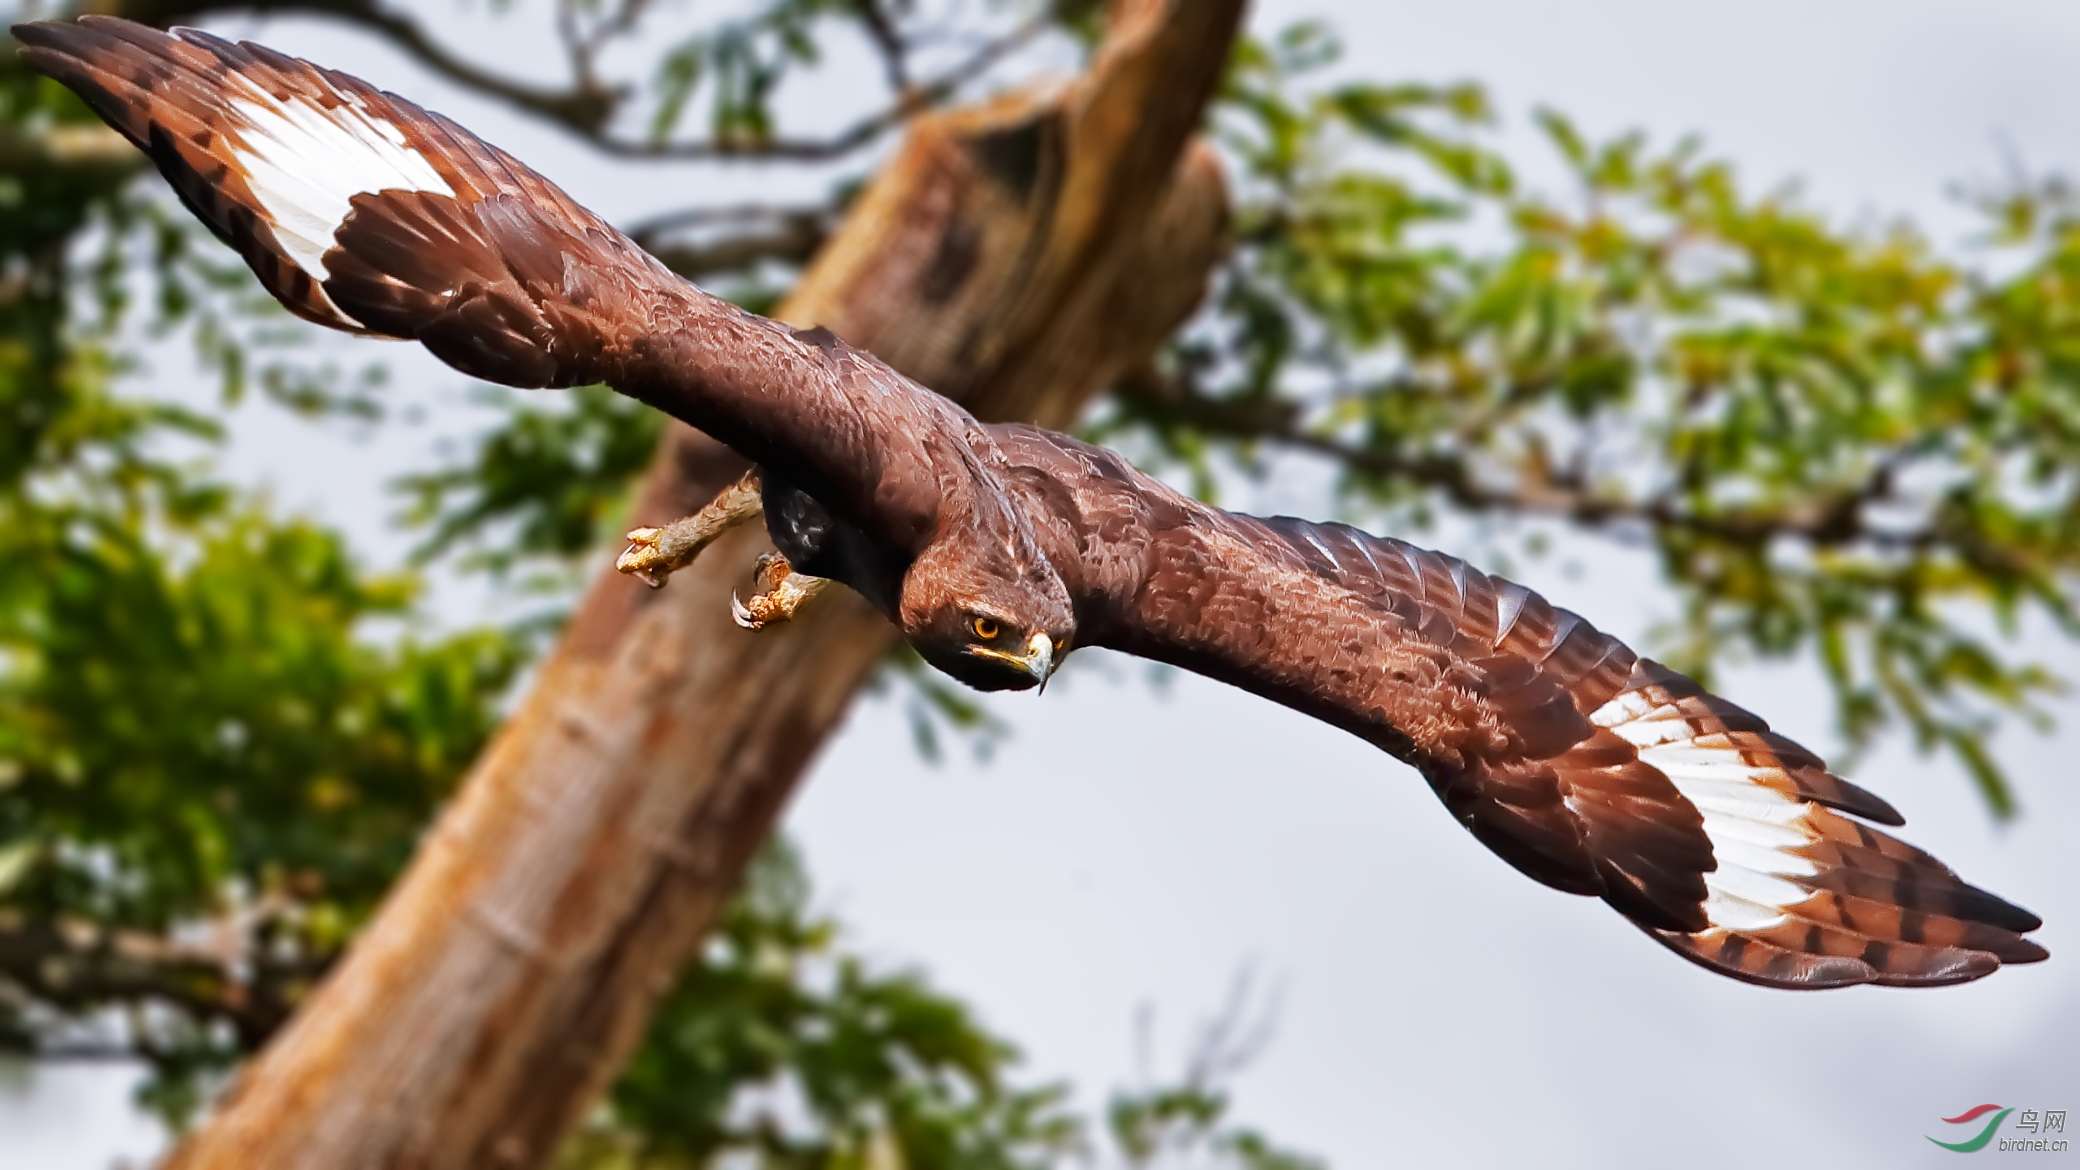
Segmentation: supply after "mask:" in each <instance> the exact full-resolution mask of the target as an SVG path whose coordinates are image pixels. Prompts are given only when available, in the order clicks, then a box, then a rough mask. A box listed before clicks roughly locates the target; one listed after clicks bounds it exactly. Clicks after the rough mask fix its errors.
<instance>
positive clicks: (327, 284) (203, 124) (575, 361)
mask: <svg viewBox="0 0 2080 1170" xmlns="http://www.w3.org/2000/svg"><path fill="white" fill-rule="evenodd" d="M13 31H14V35H15V37H16V39H18V40H19V41H20V42H21V44H22V46H23V48H22V51H21V52H22V57H23V59H24V60H25V61H26V62H27V63H28V64H29V65H30V66H31V67H32V68H35V69H37V70H38V71H40V72H42V73H45V74H48V75H49V76H51V77H54V78H56V79H57V80H59V81H60V82H62V83H64V84H65V85H66V86H68V87H70V88H71V89H73V90H74V91H75V92H77V93H79V94H80V96H81V97H83V98H85V99H86V101H87V102H88V103H89V104H90V105H92V106H93V108H94V110H95V111H96V112H97V113H99V114H100V115H101V116H102V118H104V119H105V120H106V121H107V122H108V123H109V124H110V125H111V126H114V127H115V128H116V129H117V130H119V131H120V132H122V133H123V134H124V135H125V136H126V137H128V138H129V139H130V141H131V142H133V143H135V144H137V146H138V147H139V148H140V149H142V150H143V151H145V153H147V154H148V155H150V156H151V158H152V160H153V161H154V162H155V163H157V164H158V167H159V170H160V171H161V172H162V173H163V174H165V176H166V178H167V180H168V181H169V182H171V183H172V185H173V188H174V190H175V191H176V192H178V193H179V195H180V197H181V200H182V202H184V203H185V204H186V205H187V206H188V208H189V209H190V210H192V211H193V212H194V213H195V214H196V216H197V217H199V218H200V219H201V220H202V221H203V222H204V223H205V224H208V225H209V227H210V229H211V230H212V231H214V232H215V233H216V234H217V235H218V236H219V237H220V238H222V239H223V240H224V241H225V242H226V243H228V244H230V245H231V246H232V247H233V248H235V249H237V250H238V252H239V254H240V255H241V256H243V257H244V258H245V260H246V263H247V264H248V265H250V266H251V267H252V269H253V272H254V273H255V274H256V275H257V276H258V277H259V278H260V281H261V283H262V284H263V285H265V286H266V288H267V290H268V291H269V292H270V293H273V294H274V296H275V297H276V298H277V299H278V300H280V301H281V302H282V303H283V304H284V305H286V306H288V308H289V309H290V310H291V311H292V312H294V313H296V314H297V315H299V316H301V317H304V318H306V319H308V320H311V321H315V322H317V323H318V324H321V325H327V326H331V327H333V328H336V329H343V330H348V331H350V332H356V333H363V334H373V335H377V336H382V337H392V338H401V339H414V340H418V341H420V342H423V343H424V344H425V345H426V347H427V348H428V349H430V350H432V351H433V352H434V353H435V354H436V355H437V356H439V357H440V358H441V359H442V360H444V361H446V362H447V363H449V364H450V365H452V366H455V367H456V368H457V369H460V370H462V371H463V372H465V373H468V374H471V375H474V376H476V377H480V378H485V379H487V380H490V381H494V382H500V383H504V384H506V385H510V386H521V387H542V386H568V385H575V384H579V383H586V382H607V383H609V384H611V385H613V386H614V388H615V389H617V390H620V391H622V392H624V393H627V394H630V395H631V396H634V397H637V398H640V399H643V400H644V401H647V402H650V403H651V404H652V405H655V406H657V407H659V408H660V409H663V410H665V411H666V412H667V413H670V414H672V415H674V416H676V417H678V418H681V419H683V420H685V421H687V422H689V423H692V424H693V425H695V426H697V427H700V428H701V429H702V430H705V431H707V432H709V433H710V434H712V435H714V436H715V437H716V438H719V439H721V440H722V441H723V442H725V443H728V444H729V445H730V446H732V447H735V448H736V449H737V450H738V451H739V452H741V453H742V454H744V455H746V456H747V457H749V458H751V459H753V460H755V461H757V462H759V463H761V464H764V465H766V466H767V467H768V469H769V470H770V471H772V472H773V473H774V474H775V475H777V476H781V477H783V478H785V479H787V480H788V481H789V482H792V483H794V484H796V485H798V486H799V487H801V488H802V489H804V490H806V491H809V492H811V493H812V494H813V495H815V496H816V497H817V498H818V499H819V500H821V501H822V502H823V503H825V504H826V505H827V506H829V507H832V508H834V509H837V510H838V511H840V512H841V514H844V515H846V516H847V518H848V519H853V520H855V522H858V523H861V524H862V526H863V527H870V530H871V531H873V532H874V534H875V535H876V536H878V537H881V538H882V539H883V540H884V541H885V542H886V543H888V544H890V545H891V546H893V547H896V548H903V547H906V546H910V545H914V544H916V543H917V542H919V541H920V540H921V539H922V538H923V535H924V534H927V533H929V532H930V531H931V530H932V527H933V517H934V516H935V514H936V509H937V507H938V505H939V502H940V499H939V493H940V484H939V482H938V481H937V478H936V477H935V476H934V475H933V474H932V468H933V467H934V466H935V464H937V463H943V462H944V461H945V460H946V459H947V458H948V457H949V452H947V451H945V450H940V449H938V448H943V447H945V446H946V437H947V436H948V435H952V436H958V435H960V434H961V431H962V426H963V424H964V423H966V422H967V421H968V420H967V419H966V416H965V415H964V414H961V413H960V412H959V410H958V408H957V407H954V406H952V404H950V403H948V402H946V401H945V400H944V399H941V398H939V397H938V396H937V395H934V394H932V393H930V392H929V391H926V390H923V389H922V388H920V387H918V386H916V385H915V384H914V383H912V382H910V381H909V380H908V379H905V378H903V377H902V376H901V375H899V374H897V373H895V372H894V371H893V370H890V369H889V368H888V367H887V366H885V365H883V364H882V363H880V362H879V361H876V360H875V359H874V358H872V357H871V356H870V355H867V354H864V353H861V352H858V351H855V350H852V349H851V348H850V347H847V346H845V345H843V344H842V343H840V342H838V341H837V339H835V338H833V337H832V336H831V335H830V334H829V333H828V332H827V331H822V330H811V331H808V332H806V333H797V332H795V331H793V330H790V329H788V328H787V327H785V326H783V325H780V324H778V323H776V322H773V321H768V320H766V319H765V318H762V317H757V316H754V315H752V314H748V313H744V312H741V311H740V310H738V309H737V308H735V307H734V306H732V305H729V304H728V303H726V302H723V301H721V300H719V299H717V298H715V297H712V296H709V295H708V294H706V293H704V292H702V291H701V290H699V289H697V288H695V287H694V286H693V285H692V284H690V283H688V282H686V281H684V280H682V279H680V278H679V277H678V276H676V275H674V274H672V273H671V272H669V271H667V270H666V269H665V268H663V267H662V266H661V265H659V264H658V263H657V262H656V261H655V260H653V259H652V258H651V257H650V256H649V255H647V254H646V253H644V252H643V250H642V249H640V248H638V247H637V246H636V245H635V244H634V243H633V242H631V241H630V240H629V239H628V238H627V237H626V236H624V235H622V234H621V233H620V232H618V231H616V230H614V229H613V228H612V227H610V226H609V225H607V224H606V223H605V222H603V221H601V220H600V218H599V217H598V216H596V215H594V214H592V213H591V212H590V211H587V210H586V209H585V208H583V207H581V206H579V205H578V204H577V203H576V202H575V201H574V200H572V199H571V198H570V197H569V196H567V195H565V194H564V193H563V192H562V191H561V190H559V189H557V187H556V186H555V184H553V183H550V182H549V181H548V180H546V179H544V178H543V177H542V176H540V175H538V174H536V173H535V172H534V171H532V170H529V169H528V168H527V167H526V166H524V165H522V164H521V163H520V162H518V161H517V160H515V159H514V158H513V157H512V156H510V155H508V154H506V153H505V152H504V151H501V150H499V149H497V148H496V147H493V146H490V145H488V144H487V143H485V142H483V141H482V140H480V139H479V138H477V137H476V136H475V135H474V134H471V133H470V132H469V131H467V130H465V129H463V128H462V127H461V126H458V125H456V124H455V123H454V122H451V121H449V120H448V119H446V118H443V117H441V116H440V115H438V114H433V113H429V112H427V111H426V110H423V109H420V108H419V107H418V106H416V105H413V104H412V103H411V102H408V101H406V100H404V99H403V98H400V97H397V96H396V95H394V94H388V93H384V92H382V91H380V90H378V89H376V88H375V87H374V86H371V85H369V84H368V83H367V82H364V81H361V80H360V79H358V78H354V77H350V76H347V75H345V74H342V73H337V72H334V71H332V70H327V69H321V68H318V67H317V66H314V65H312V64H310V63H309V62H306V61H300V60H297V59H295V58H292V57H286V56H284V55H282V54H280V53H277V52H274V51H273V50H271V49H267V48H264V47H262V46H259V45H253V44H246V43H241V44H233V43H231V42H228V41H225V40H222V39H220V38H217V37H214V36H211V35H209V34H207V33H203V32H199V31H196V30H194V29H177V30H175V31H174V32H171V33H166V32H161V31H159V30H157V29H153V28H149V27H146V26H144V25H139V24H134V23H131V22H129V21H124V20H118V19H114V18H108V17H93V16H88V17H82V18H80V19H79V20H77V21H69V22H42V23H35V24H24V25H18V26H16V27H15V28H14V30H13ZM949 412H950V413H949ZM953 454H955V455H957V454H958V453H953Z"/></svg>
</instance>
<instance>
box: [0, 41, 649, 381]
mask: <svg viewBox="0 0 2080 1170" xmlns="http://www.w3.org/2000/svg"><path fill="white" fill-rule="evenodd" d="M13 31H14V35H15V37H16V39H17V40H19V41H20V42H21V44H22V46H23V48H22V57H23V59H24V60H25V61H26V62H27V63H28V64H29V65H30V66H31V67H32V68H34V69H36V70H38V71H39V72H42V73H45V74H48V75H49V76H51V77H54V78H56V79H57V80H58V81H60V82H62V83H64V84H65V85H66V86H68V87H69V88H71V89H73V90H74V91H76V92H77V93H79V94H80V96H81V97H83V98H85V99H86V101H87V102H88V103H89V104H90V105H91V106H92V107H93V108H94V110H95V111H96V112H97V113H99V114H100V115H101V116H102V117H103V118H104V119H106V120H107V121H108V123H109V124H110V125H111V126H114V127H115V128H116V129H117V130H119V131H121V132H122V134H123V135H124V136H125V137H127V138H129V139H130V141H132V142H134V143H136V144H137V146H138V147H139V148H141V149H143V150H144V151H145V152H146V153H147V154H149V155H150V156H151V158H152V160H153V161H154V162H155V163H157V164H158V166H159V169H160V171H162V172H163V173H164V174H165V175H166V177H167V179H168V180H169V181H170V182H171V183H172V184H173V188H174V190H175V191H176V192H178V193H179V195H180V197H181V200H182V202H184V203H186V204H187V206H188V207H189V209H190V210H192V211H193V212H194V213H195V214H196V216H197V217H199V218H200V219H201V220H202V221H203V222H204V223H206V224H208V225H209V227H210V228H211V230H213V231H214V232H215V233H216V234H217V235H218V236H219V237H221V238H222V239H223V240H224V241H225V242H226V243H228V244H230V245H231V246H232V247H233V248H236V249H237V250H238V252H239V254H240V255H241V256H243V257H244V258H245V260H246V263H247V264H249V265H250V266H251V267H252V269H253V272H254V273H255V274H256V275H258V276H259V278H260V281H261V283H262V284H263V285H265V286H266V288H267V290H268V291H269V292H271V293H273V294H274V295H275V297H276V299H278V300H280V301H281V302H282V303H283V304H284V305H286V306H288V308H289V309H290V311H292V312H294V313H296V314H297V315H298V316H301V317H304V318H306V319H308V320H311V321H315V322H317V323H319V324H321V325H328V326H331V327H333V328H335V329H343V330H347V331H350V332H355V333H362V334H372V335H376V336H382V337H394V338H410V339H416V340H419V341H422V342H424V343H425V344H426V346H427V347H428V348H429V349H431V350H433V351H434V353H435V354H437V355H438V356H440V357H441V358H442V359H444V360H445V361H447V362H448V363H449V364H451V365H454V366H456V367H457V368H459V369H461V370H463V371H464V372H465V373H469V374H473V375H475V376H478V377H482V378H486V379H489V380H492V381H496V382H503V383H506V384H508V385H514V386H553V385H570V384H574V383H578V382H585V381H592V380H597V379H600V378H602V377H604V376H606V374H607V372H608V371H607V370H606V369H604V368H603V363H604V362H605V361H606V360H607V358H608V354H609V351H610V350H611V348H612V345H611V343H612V341H613V336H614V335H613V332H612V329H611V328H610V327H609V326H608V325H607V324H606V323H607V322H609V321H611V320H613V319H614V315H615V313H616V312H617V311H625V310H626V309H627V308H628V304H627V298H628V297H630V296H632V295H634V294H635V291H636V288H637V286H640V285H654V284H655V282H656V281H657V280H658V279H660V278H661V279H664V280H671V279H673V278H670V277H669V276H668V275H667V274H665V273H664V272H663V270H662V269H661V268H657V267H656V266H654V265H653V264H652V263H651V262H650V261H649V259H648V257H647V256H645V255H644V254H643V253H642V252H641V250H640V249H638V248H636V247H635V245H634V244H632V243H630V242H629V241H628V240H627V238H626V237H624V236H622V235H621V234H620V233H618V232H616V231H614V230H613V229H612V228H610V227H608V226H607V225H606V224H604V223H603V222H601V221H600V220H599V219H598V218H597V217H596V216H594V215H593V214H592V213H591V212H588V211H586V210H585V209H584V208H582V207H580V206H579V205H578V204H577V203H575V202H573V201H572V200H571V199H570V197H569V196H567V195H565V194H564V193H563V192H562V191H560V190H558V189H557V188H556V187H555V185H554V184H551V183H550V182H549V181H548V180H546V179H544V178H542V177H541V176H540V175H538V174H536V173H534V172H533V171H531V170H529V169H528V168H527V167H525V166H523V165H522V164H520V163H519V162H518V161H516V160H514V159H513V158H512V157H511V156H509V155H507V154H505V153H504V152H503V151H500V150H498V149H497V148H495V147H492V146H490V145H488V144H486V143H484V142H483V141H482V140H480V139H478V138H477V137H476V136H475V135H473V134H471V133H470V132H469V131H467V130H464V129H463V128H462V127H460V126H457V125H456V124H455V123H453V122H451V121H449V120H448V119H446V118H443V117H441V116H440V115H438V114H432V113H429V112H427V111H425V110H422V109H420V108H419V107H418V106H416V105H413V104H412V103H410V102H408V101H405V100H404V99H402V98H399V97H397V96H395V95H392V94H387V93H384V92H382V91H381V90H378V89H376V88H375V87H373V86H371V85H369V84H368V83H367V82H364V81H361V80H359V79H358V78H354V77H349V76H347V75H345V74H342V73H336V72H333V71H331V70H326V69H320V68H318V67H317V66H314V65H311V64H310V63H308V62H305V61H299V60H297V59H295V58H292V57H286V56H284V55H282V54H280V53H276V52H274V51H273V50H270V49H267V48H264V47H262V46H259V45H253V44H232V43H230V42H228V41H225V40H222V39H220V38H218V37H214V36H211V35H209V34H207V33H203V32H199V31H196V30H194V29H177V30H175V31H173V32H171V33H166V32H161V31H159V30H157V29H153V28H149V27H146V26H144V25H139V24H134V23H131V22H129V21H124V20H117V19H113V18H108V17H93V16H87V17H82V18H80V19H79V20H77V21H69V22H58V21H47V22H38V23H34V24H24V25H18V26H16V27H15V28H14V30H13Z"/></svg>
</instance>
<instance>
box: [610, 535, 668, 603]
mask: <svg viewBox="0 0 2080 1170" xmlns="http://www.w3.org/2000/svg"><path fill="white" fill-rule="evenodd" d="M663 539H664V529H662V528H635V529H631V530H629V534H628V547H627V548H625V549H622V550H621V555H620V556H618V557H616V558H614V568H615V569H616V570H617V571H619V572H623V573H627V574H628V575H629V576H631V577H634V578H635V579H636V580H638V581H641V582H642V583H643V584H645V585H648V586H649V587H650V588H652V589H662V588H664V583H665V581H666V579H667V578H669V577H670V576H671V568H670V567H669V566H668V565H667V564H666V563H665V557H664V550H663V548H662V544H663Z"/></svg>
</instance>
